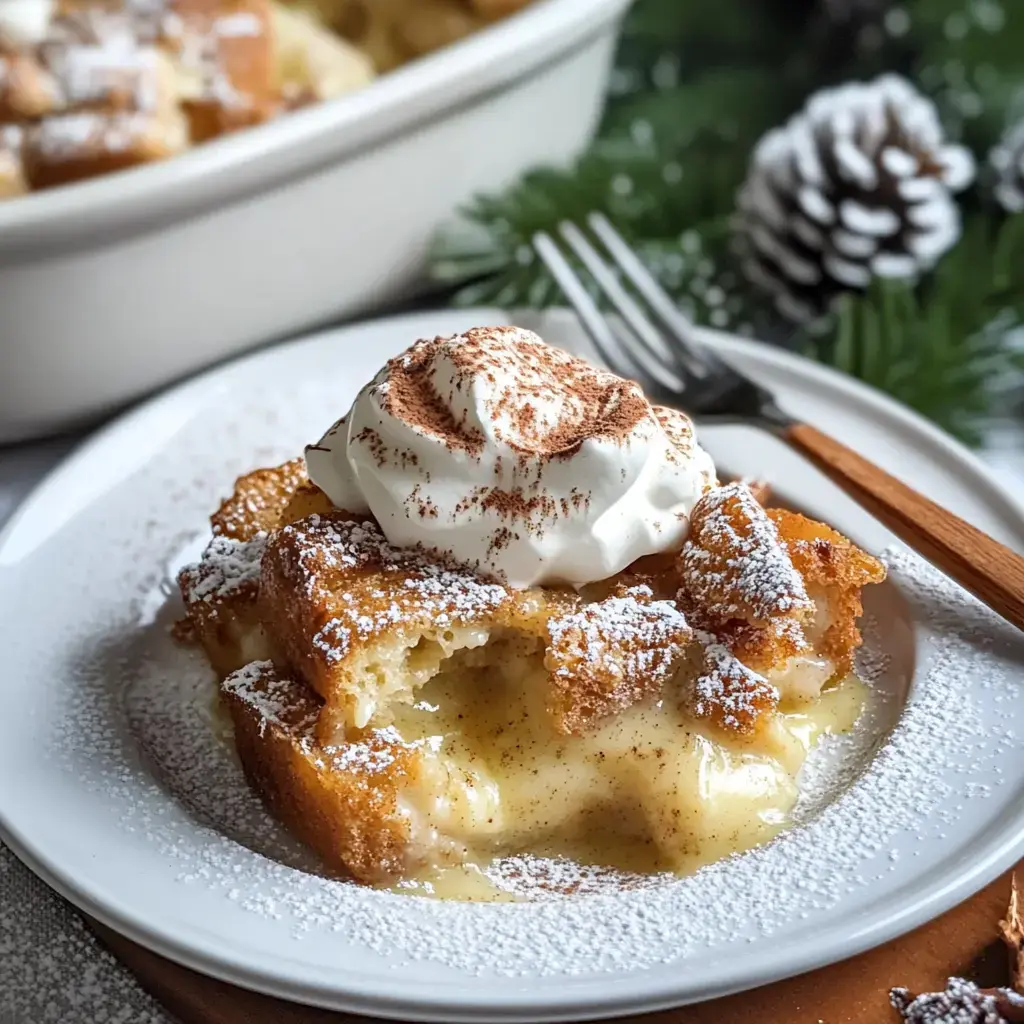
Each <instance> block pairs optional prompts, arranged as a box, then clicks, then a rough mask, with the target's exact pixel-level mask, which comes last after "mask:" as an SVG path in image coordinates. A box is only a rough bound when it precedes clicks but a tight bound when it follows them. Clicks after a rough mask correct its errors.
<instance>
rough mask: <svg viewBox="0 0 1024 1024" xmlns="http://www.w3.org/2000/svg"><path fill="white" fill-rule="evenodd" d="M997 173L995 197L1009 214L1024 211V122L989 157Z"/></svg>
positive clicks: (1010, 132) (1007, 134)
mask: <svg viewBox="0 0 1024 1024" xmlns="http://www.w3.org/2000/svg"><path fill="white" fill-rule="evenodd" d="M989 162H990V163H991V164H992V168H993V170H994V171H995V172H996V185H995V190H994V191H995V197H996V201H997V202H998V203H999V205H1000V206H1001V207H1002V208H1003V209H1004V210H1005V211H1006V212H1007V213H1020V212H1021V211H1022V210H1024V121H1020V122H1019V123H1018V124H1016V125H1014V127H1012V128H1011V129H1010V130H1009V131H1008V132H1007V133H1006V134H1005V135H1004V136H1003V138H1002V141H1001V142H1000V143H999V145H998V146H996V147H995V148H994V149H993V150H992V152H991V154H990V155H989Z"/></svg>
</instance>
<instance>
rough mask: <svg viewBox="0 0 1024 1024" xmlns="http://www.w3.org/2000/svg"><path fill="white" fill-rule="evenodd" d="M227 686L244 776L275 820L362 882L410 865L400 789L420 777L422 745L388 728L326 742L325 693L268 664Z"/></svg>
mask: <svg viewBox="0 0 1024 1024" xmlns="http://www.w3.org/2000/svg"><path fill="white" fill-rule="evenodd" d="M221 692H222V695H223V699H224V701H225V704H226V705H227V708H228V710H229V712H230V713H231V720H232V722H233V724H234V728H235V744H236V746H237V748H238V755H239V757H240V758H241V761H242V767H243V768H244V770H245V774H246V778H248V780H249V782H250V784H251V785H252V787H253V789H255V790H256V792H257V793H258V794H259V796H260V798H261V799H262V800H263V802H264V803H265V804H266V805H267V808H268V809H269V810H270V812H271V813H272V814H273V815H274V816H275V817H276V818H278V819H279V820H280V821H281V822H282V823H283V824H284V825H285V826H286V827H287V828H288V829H289V830H290V831H292V832H293V833H294V834H295V835H296V836H298V837H299V838H300V839H302V840H303V842H305V843H307V844H308V845H309V846H311V847H312V848H313V849H314V850H315V851H316V852H317V853H318V854H319V855H320V857H322V858H323V860H324V862H325V863H326V864H327V866H328V867H330V868H332V869H333V870H335V871H338V872H342V873H351V874H352V875H354V876H355V877H356V878H357V879H358V880H359V881H361V882H369V883H374V882H381V881H385V880H387V879H388V878H389V877H391V876H398V875H401V874H403V873H405V872H406V871H407V869H408V868H409V863H408V855H409V840H410V835H409V825H408V822H407V821H406V820H405V818H404V817H403V816H402V815H401V813H400V811H399V806H398V796H399V793H400V791H401V789H402V787H403V786H405V785H407V784H411V783H412V782H414V780H415V778H416V774H417V772H418V770H419V769H418V764H419V755H418V753H417V751H415V750H413V749H410V748H409V747H406V746H404V745H402V744H400V743H396V742H394V740H393V739H392V738H391V737H389V736H388V735H387V734H386V733H375V734H369V735H367V736H366V737H365V738H364V740H363V742H361V743H353V744H349V745H347V746H346V747H343V748H339V749H338V750H333V751H332V750H325V749H324V748H322V747H320V746H319V745H318V744H317V742H316V739H315V737H314V735H313V728H314V724H315V722H316V719H317V716H318V715H319V712H320V705H321V702H320V700H319V698H318V697H317V696H316V694H314V693H313V692H312V691H310V690H309V689H308V688H307V687H305V686H303V685H302V684H301V683H296V682H293V681H292V680H289V679H287V678H285V677H284V676H282V675H281V674H280V673H279V672H278V671H277V670H276V669H275V668H274V667H273V665H272V664H271V663H269V662H256V663H253V664H251V665H248V666H246V668H245V669H243V670H241V671H240V672H239V673H236V674H235V675H233V676H229V677H228V678H227V679H226V680H225V681H224V683H223V684H222V691H221Z"/></svg>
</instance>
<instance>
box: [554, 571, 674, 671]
mask: <svg viewBox="0 0 1024 1024" xmlns="http://www.w3.org/2000/svg"><path fill="white" fill-rule="evenodd" d="M651 597H652V594H651V589H650V588H649V587H646V586H641V587H635V588H633V589H632V590H631V591H630V592H629V593H627V594H626V595H625V596H623V597H609V598H606V599H605V600H603V601H598V602H596V603H595V604H590V605H587V606H585V607H584V608H582V609H580V611H578V612H573V613H572V614H569V615H563V616H561V617H558V618H554V619H552V620H551V621H550V622H549V623H548V632H549V633H550V635H551V643H552V645H553V646H554V647H556V648H561V653H562V654H563V656H568V657H570V658H571V659H572V660H573V662H574V666H575V663H576V662H578V661H582V662H590V663H591V664H593V665H594V666H595V667H597V668H599V669H602V670H604V671H605V672H607V673H608V674H609V675H612V676H632V677H637V678H639V677H645V678H647V679H649V680H650V683H651V686H652V688H656V687H657V686H658V685H660V683H661V682H662V681H663V680H664V679H666V678H667V677H668V676H669V674H670V673H671V671H672V670H673V668H674V667H675V665H676V663H677V661H678V658H679V657H680V655H681V654H682V653H683V650H684V649H685V647H686V644H687V641H688V640H689V639H690V637H691V635H692V632H691V630H690V627H689V626H688V625H687V624H686V618H685V617H684V616H683V613H682V612H681V611H679V609H678V608H677V607H676V606H675V605H674V604H673V603H672V602H671V601H654V600H652V599H651ZM556 672H557V674H560V675H565V676H569V675H572V674H573V672H574V667H573V668H570V667H569V666H566V665H562V666H561V667H559V668H558V669H556Z"/></svg>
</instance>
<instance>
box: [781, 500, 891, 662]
mask: <svg viewBox="0 0 1024 1024" xmlns="http://www.w3.org/2000/svg"><path fill="white" fill-rule="evenodd" d="M768 516H769V518H770V519H771V520H772V522H773V523H774V524H775V526H776V528H777V529H778V531H779V536H780V538H781V539H782V542H783V543H784V544H785V546H786V550H787V551H788V552H789V556H790V558H792V560H793V564H794V565H795V566H796V569H797V571H798V572H799V573H800V575H801V576H802V577H803V579H804V582H805V583H806V585H807V589H808V591H809V592H810V593H812V594H815V595H816V596H817V594H819V593H820V594H822V595H823V596H824V599H825V601H826V602H827V605H828V611H829V615H830V620H829V623H828V626H827V627H826V628H825V631H824V633H823V634H822V636H821V637H820V639H818V640H817V641H816V643H815V645H814V646H815V650H816V652H817V653H818V654H821V655H823V656H824V657H827V658H831V659H832V661H833V663H834V664H835V675H836V676H837V677H839V676H843V675H845V674H846V673H847V672H849V671H850V670H851V669H852V667H853V655H854V652H855V651H856V650H857V648H858V647H859V646H860V644H861V635H860V629H859V628H858V625H857V620H858V619H859V618H860V616H861V613H862V612H863V610H864V608H863V605H862V603H861V591H862V590H863V588H864V587H865V586H867V585H868V584H871V583H881V582H882V580H884V579H885V566H883V565H882V563H881V562H880V561H879V560H878V559H877V558H874V557H872V556H871V555H869V554H868V553H867V552H865V551H862V550H861V549H860V548H858V547H857V546H856V545H855V544H853V543H852V542H851V541H849V540H847V538H846V537H844V536H843V535H842V534H841V533H838V532H837V531H836V530H833V529H832V528H831V527H830V526H826V525H825V524H824V523H818V522H815V521H814V520H813V519H808V518H807V517H806V516H802V515H800V514H799V513H797V512H789V511H787V510H786V509H780V508H775V509H769V511H768Z"/></svg>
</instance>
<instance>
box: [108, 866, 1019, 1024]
mask: <svg viewBox="0 0 1024 1024" xmlns="http://www.w3.org/2000/svg"><path fill="white" fill-rule="evenodd" d="M1018 870H1019V871H1021V870H1024V861H1022V862H1021V864H1019V865H1018ZM1009 895H1010V876H1009V875H1004V876H1003V877H1002V878H1000V879H999V880H998V881H996V882H994V883H993V884H992V885H990V886H989V887H988V888H987V889H984V890H983V891H982V892H980V893H978V894H977V895H976V896H974V897H973V898H972V899H970V900H968V901H967V902H966V903H963V904H961V905H960V906H959V907H957V908H956V909H954V910H951V911H950V912H949V913H948V914H945V915H944V916H943V917H940V918H938V919H937V920H935V921H932V922H931V923H930V924H927V925H925V926H924V927H923V928H920V929H919V930H918V931H916V932H912V933H911V934H909V935H907V936H904V937H903V938H902V939H897V940H896V941H895V942H890V943H887V944H886V945H884V946H880V947H878V948H877V949H874V950H871V951H870V952H869V953H865V954H864V955H862V956H859V957H856V958H854V959H853V960H847V961H846V962H844V963H841V964H837V965H835V966H833V967H827V968H824V969H823V970H820V971H814V972H813V973H811V974H805V975H802V976H801V977H798V978H792V979H790V980H789V981H783V982H779V983H778V984H776V985H770V986H768V987H766V988H761V989H757V990H755V991H753V992H747V993H744V994H742V995H738V996H731V997H729V998H728V999H720V1000H717V1001H715V1002H713V1003H703V1004H701V1005H699V1006H692V1007H684V1008H682V1009H679V1010H667V1011H665V1012H663V1013H655V1014H646V1015H643V1016H640V1017H632V1018H629V1020H630V1021H631V1022H632V1024H886V1022H892V1024H898V1019H899V1018H898V1017H897V1016H896V1014H895V1013H894V1012H893V1010H892V1009H891V1008H890V1007H889V998H888V993H889V989H890V988H892V987H893V986H897V985H903V986H905V987H907V988H909V989H910V990H911V991H913V992H915V993H916V992H924V991H934V990H938V989H943V988H945V984H946V979H947V978H948V977H950V976H953V975H959V976H965V977H969V978H971V979H973V980H975V981H977V982H978V983H979V984H980V985H982V986H983V987H985V986H993V985H1005V984H1007V982H1008V977H1007V972H1008V963H1007V954H1006V951H1005V948H1004V947H1003V945H1002V943H1001V942H1000V940H999V935H998V923H999V920H1000V918H1001V917H1002V916H1003V913H1004V912H1005V910H1006V906H1007V901H1008V899H1009ZM94 928H95V929H96V931H97V933H98V934H99V935H100V937H101V938H102V939H103V941H104V942H105V943H106V944H107V946H108V947H109V948H110V949H111V950H112V951H113V952H114V953H115V955H116V956H118V957H119V958H120V959H121V961H122V962H123V963H125V964H126V965H127V966H128V967H129V968H130V969H131V970H132V971H133V972H134V974H135V976H136V977H137V978H138V979H139V981H140V982H141V983H142V985H143V986H144V987H145V988H146V989H147V990H148V991H149V992H150V993H152V994H153V995H154V996H155V997H156V998H157V999H158V1000H160V1001H161V1002H162V1003H163V1004H164V1005H165V1006H166V1007H167V1009H168V1010H169V1011H170V1012H171V1013H172V1014H174V1016H176V1017H177V1018H178V1019H179V1020H180V1021H181V1022H182V1024H366V1022H367V1020H368V1018H365V1017H355V1016H352V1015H350V1014H341V1013H329V1012H326V1011H323V1010H313V1009H309V1008H306V1007H301V1006H296V1005H293V1004H290V1003H284V1002H281V1001H279V1000H277V999H270V998H267V997H266V996H259V995H255V994H253V993H251V992H246V991H243V990H242V989H238V988H235V987H234V986H232V985H226V984H224V983H223V982H219V981H214V980H212V979H210V978H205V977H203V976H202V975H199V974H195V973H194V972H192V971H189V970H186V969H185V968H183V967H178V966H177V965H176V964H172V963H170V962H169V961H167V960H164V959H162V958H160V957H158V956H155V955H154V954H152V953H149V952H147V951H146V950H144V949H142V948H140V947H139V946H136V945H134V944H133V943H131V942H129V941H128V940H127V939H123V938H121V936H119V935H116V934H115V933H113V932H111V931H110V930H109V929H107V928H103V927H102V926H100V925H98V924H95V923H94Z"/></svg>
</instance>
